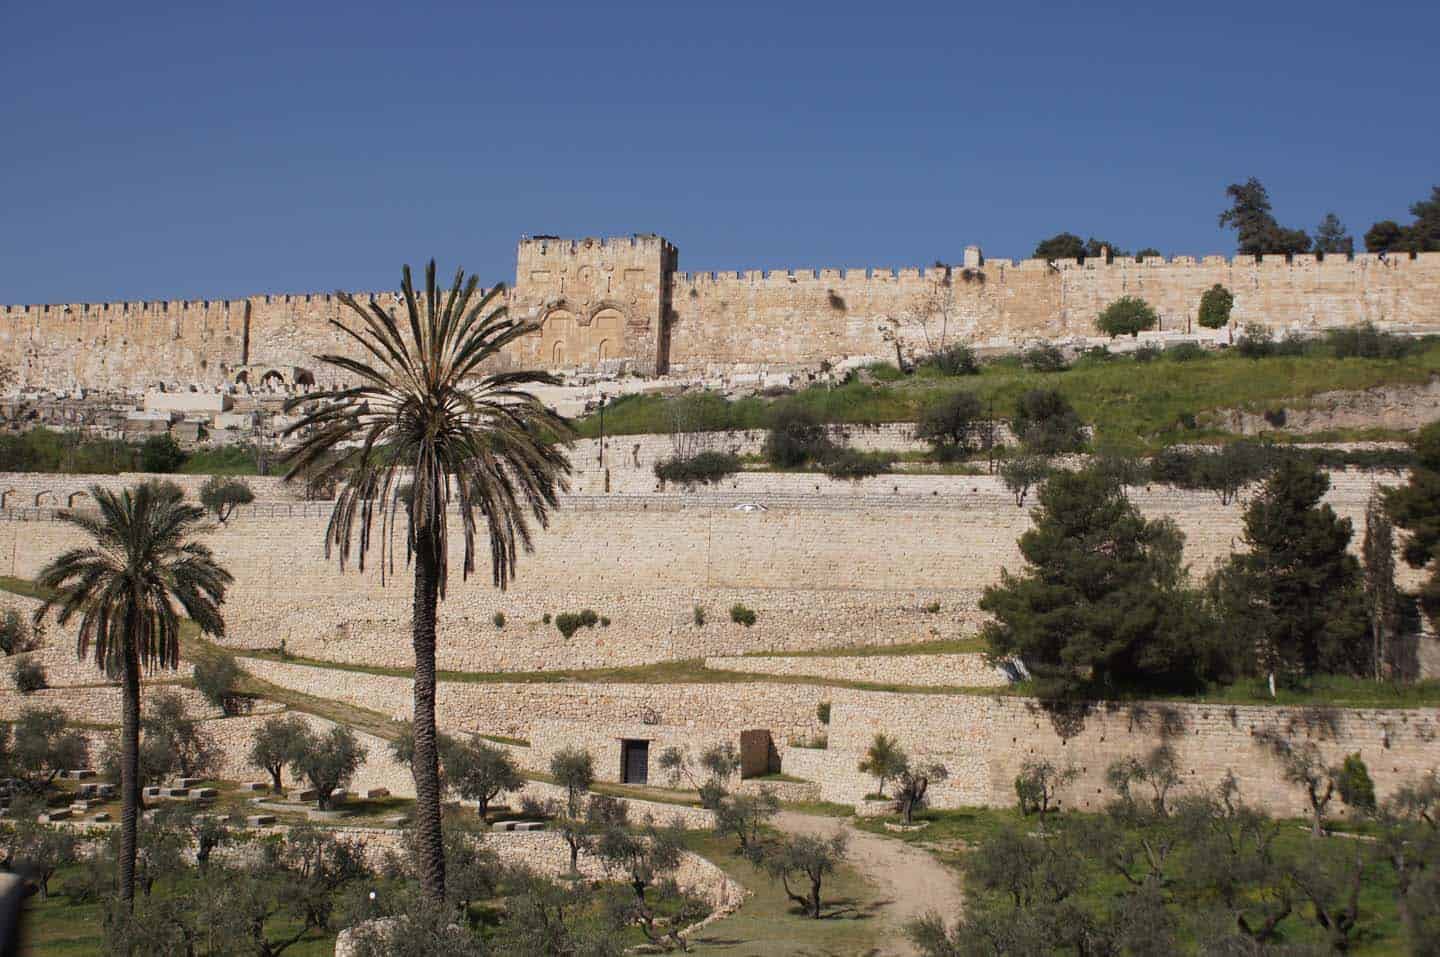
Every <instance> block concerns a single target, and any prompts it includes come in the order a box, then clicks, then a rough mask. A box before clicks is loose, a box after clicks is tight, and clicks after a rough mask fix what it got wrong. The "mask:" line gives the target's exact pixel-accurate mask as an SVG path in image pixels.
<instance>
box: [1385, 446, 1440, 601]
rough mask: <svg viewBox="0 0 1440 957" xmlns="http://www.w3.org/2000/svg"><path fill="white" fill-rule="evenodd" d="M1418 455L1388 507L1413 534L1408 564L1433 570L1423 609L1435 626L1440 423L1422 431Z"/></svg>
mask: <svg viewBox="0 0 1440 957" xmlns="http://www.w3.org/2000/svg"><path fill="white" fill-rule="evenodd" d="M1415 454H1416V458H1417V459H1418V461H1417V463H1416V467H1415V468H1413V469H1411V470H1410V481H1409V482H1407V483H1406V484H1404V485H1402V486H1400V487H1399V488H1397V489H1391V490H1390V491H1389V492H1387V493H1386V496H1385V504H1386V506H1387V508H1388V509H1389V511H1390V517H1391V518H1393V519H1394V520H1395V524H1396V525H1398V526H1399V527H1400V528H1403V529H1404V530H1405V531H1407V532H1409V533H1410V534H1409V535H1408V536H1407V537H1406V539H1405V545H1404V548H1403V549H1402V550H1401V552H1400V555H1401V557H1402V558H1404V559H1405V564H1407V565H1409V566H1410V567H1411V568H1427V567H1428V568H1429V569H1430V577H1429V579H1427V580H1426V582H1425V584H1424V585H1423V586H1421V589H1420V607H1421V608H1422V609H1423V610H1424V611H1425V614H1426V615H1427V616H1428V617H1429V618H1430V619H1431V621H1432V623H1433V622H1434V621H1435V620H1436V618H1437V617H1440V561H1436V559H1437V558H1440V422H1435V423H1432V424H1430V425H1427V426H1426V427H1425V428H1423V429H1421V430H1420V436H1419V438H1418V440H1417V441H1416V443H1415Z"/></svg>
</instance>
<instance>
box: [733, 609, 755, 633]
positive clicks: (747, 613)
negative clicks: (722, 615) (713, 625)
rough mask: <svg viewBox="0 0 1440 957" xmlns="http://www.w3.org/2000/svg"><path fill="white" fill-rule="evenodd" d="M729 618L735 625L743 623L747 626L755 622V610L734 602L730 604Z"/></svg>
mask: <svg viewBox="0 0 1440 957" xmlns="http://www.w3.org/2000/svg"><path fill="white" fill-rule="evenodd" d="M730 620H731V621H733V622H735V624H737V625H744V626H745V627H746V628H749V627H750V626H751V625H753V624H755V612H754V611H753V610H752V609H750V608H746V607H745V606H744V605H741V604H739V603H736V604H734V605H731V606H730Z"/></svg>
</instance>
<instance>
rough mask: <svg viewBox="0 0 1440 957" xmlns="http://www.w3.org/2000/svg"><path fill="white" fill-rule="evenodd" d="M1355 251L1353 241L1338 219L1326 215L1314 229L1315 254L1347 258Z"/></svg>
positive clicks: (1332, 215)
mask: <svg viewBox="0 0 1440 957" xmlns="http://www.w3.org/2000/svg"><path fill="white" fill-rule="evenodd" d="M1354 251H1355V239H1354V237H1352V236H1351V235H1350V232H1349V230H1347V229H1346V228H1345V224H1344V223H1342V222H1340V217H1339V216H1336V215H1335V214H1334V213H1326V214H1325V218H1324V219H1322V220H1320V225H1319V226H1317V227H1315V252H1317V253H1333V254H1336V255H1345V256H1348V255H1350V254H1351V253H1353V252H1354Z"/></svg>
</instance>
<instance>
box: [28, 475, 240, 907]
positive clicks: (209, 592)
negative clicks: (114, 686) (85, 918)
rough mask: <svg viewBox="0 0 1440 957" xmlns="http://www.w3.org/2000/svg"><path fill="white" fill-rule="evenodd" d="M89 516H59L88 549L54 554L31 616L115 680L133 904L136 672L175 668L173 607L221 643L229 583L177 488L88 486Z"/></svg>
mask: <svg viewBox="0 0 1440 957" xmlns="http://www.w3.org/2000/svg"><path fill="white" fill-rule="evenodd" d="M90 495H91V497H92V498H93V499H94V500H95V504H96V506H98V508H99V510H100V513H99V514H98V515H93V514H88V513H80V512H68V511H67V512H62V513H60V517H61V519H62V520H63V521H66V522H69V523H71V524H72V525H76V526H79V528H80V529H82V530H83V531H84V532H85V533H86V534H87V535H88V536H89V537H90V538H91V539H92V541H91V542H90V543H89V544H86V545H82V546H78V547H76V548H72V549H70V550H69V551H67V552H65V553H63V554H61V555H60V556H59V557H57V558H56V559H55V560H54V561H52V562H51V563H50V564H49V565H47V566H45V568H44V569H43V570H42V571H41V572H40V576H39V578H38V579H37V581H38V583H39V585H40V587H41V588H42V589H43V590H44V591H45V593H46V594H47V595H49V596H50V597H47V598H46V599H45V602H44V603H43V604H42V605H41V606H40V607H39V608H38V609H36V611H35V621H36V622H39V621H40V620H41V619H42V618H44V616H45V615H46V614H48V613H49V612H50V611H51V609H59V612H58V615H57V620H58V622H59V623H60V624H61V625H62V626H63V625H65V624H66V623H68V622H69V621H70V620H71V619H72V618H74V617H75V616H76V615H78V616H79V617H80V631H79V638H78V642H77V645H76V653H77V654H78V655H79V656H80V657H81V658H82V659H83V658H85V657H86V655H87V654H89V653H90V651H91V649H92V648H93V650H94V656H95V664H96V666H97V667H99V668H101V669H103V670H104V672H105V674H106V675H108V676H110V677H112V678H113V677H116V676H119V677H120V679H121V688H122V701H123V707H122V711H121V724H120V797H121V802H122V810H121V812H120V898H121V900H122V901H124V902H125V904H126V906H127V907H128V906H129V905H130V902H131V901H133V900H134V898H135V836H136V832H135V828H136V818H137V817H138V815H139V813H140V776H139V762H140V668H141V666H144V667H145V668H146V669H150V670H153V669H156V668H178V667H179V665H180V617H179V615H178V614H177V613H176V609H175V602H179V603H180V606H181V607H182V608H184V610H185V614H187V615H189V616H190V618H191V619H192V620H193V621H194V622H195V624H197V625H199V626H200V630H201V631H202V632H203V633H205V634H209V635H214V636H216V637H223V636H224V634H225V620H224V619H223V618H222V617H221V616H220V606H221V605H222V604H223V603H224V601H225V588H226V586H227V585H229V584H230V582H231V581H233V580H234V579H233V578H231V576H230V573H229V572H227V571H226V570H225V569H224V568H222V567H221V566H220V565H219V563H217V562H216V561H215V557H214V555H213V554H212V553H211V551H210V549H209V548H208V547H207V546H205V545H202V544H200V543H199V542H197V541H195V540H194V539H193V536H194V535H195V534H196V533H197V532H199V531H202V530H203V529H204V527H205V526H204V518H205V510H204V509H203V508H201V507H200V506H198V505H186V504H185V503H184V501H183V500H182V497H183V493H182V492H181V491H180V489H179V487H177V486H175V485H173V484H170V483H165V484H160V483H158V482H146V483H144V484H142V485H139V486H137V487H136V488H134V489H125V490H124V491H122V492H113V491H110V490H108V489H104V488H101V487H100V486H98V485H97V486H94V487H92V488H91V489H90Z"/></svg>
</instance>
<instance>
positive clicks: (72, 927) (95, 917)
mask: <svg viewBox="0 0 1440 957" xmlns="http://www.w3.org/2000/svg"><path fill="white" fill-rule="evenodd" d="M82 869H83V865H77V866H74V867H67V868H62V869H61V870H60V871H59V872H58V873H56V875H55V877H54V878H52V879H51V881H50V899H49V900H41V899H40V897H39V895H36V896H35V897H32V898H30V899H29V900H28V901H27V902H26V904H25V917H24V924H23V927H22V931H21V940H22V943H21V946H20V953H21V954H22V955H24V957H93V955H95V954H98V953H101V952H103V950H104V937H103V924H102V920H103V915H104V908H105V905H104V904H101V903H98V902H97V903H89V904H80V903H74V902H72V901H71V900H70V899H69V898H67V897H65V896H64V895H62V894H60V893H59V892H58V890H59V888H60V887H62V886H63V885H64V883H65V880H66V878H69V877H74V876H76V875H78V874H80V872H81V871H82ZM164 892H165V891H164V890H163V889H157V890H156V893H164ZM266 926H267V928H268V929H270V930H271V932H272V933H274V934H275V935H277V936H278V935H279V933H280V932H282V931H284V930H286V929H287V928H288V929H291V930H293V929H294V928H296V927H298V925H297V924H295V923H294V922H291V921H281V920H272V921H271V922H270V923H268V924H267V925H266ZM334 952H335V935H334V934H326V933H323V932H320V931H312V932H311V933H310V934H308V935H306V937H305V938H304V939H302V940H301V941H300V942H298V943H296V944H295V945H294V946H293V947H290V948H288V949H287V950H286V951H285V957H330V955H332V954H333V953H334Z"/></svg>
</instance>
